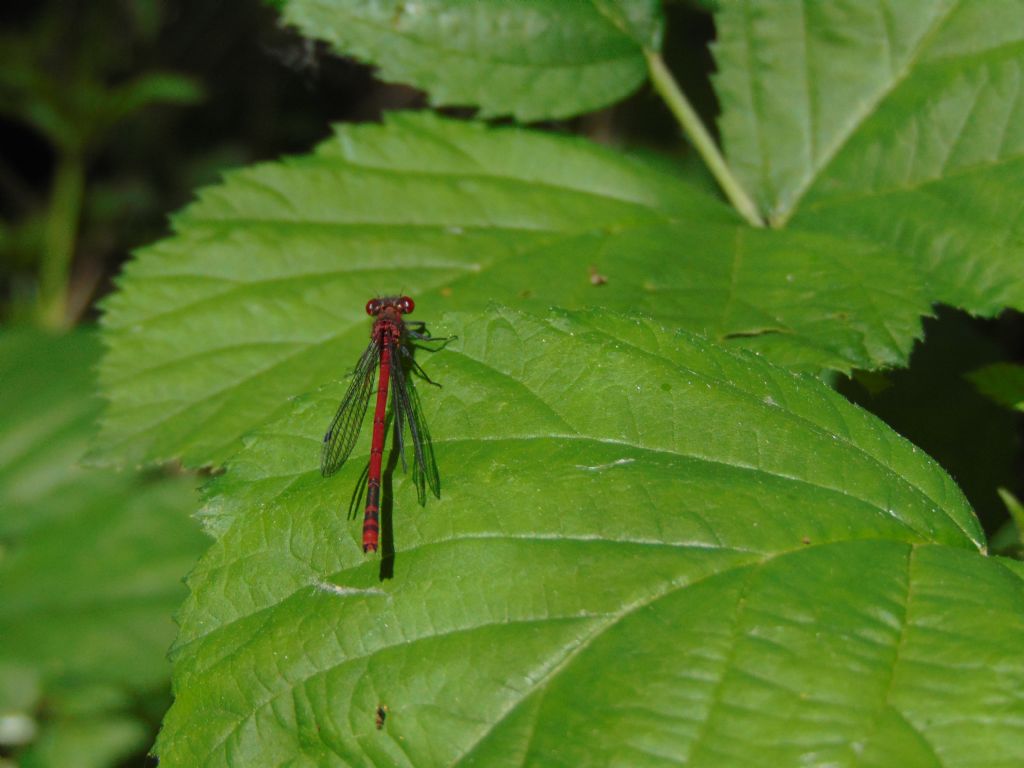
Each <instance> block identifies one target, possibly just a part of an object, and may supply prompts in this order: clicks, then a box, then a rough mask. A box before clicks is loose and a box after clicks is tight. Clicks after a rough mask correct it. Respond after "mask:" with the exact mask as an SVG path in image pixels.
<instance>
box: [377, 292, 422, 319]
mask: <svg viewBox="0 0 1024 768" xmlns="http://www.w3.org/2000/svg"><path fill="white" fill-rule="evenodd" d="M384 307H394V308H395V309H397V310H398V311H399V312H401V313H402V314H403V315H408V314H409V313H410V312H412V311H413V310H414V309H415V308H416V302H414V301H413V300H412V299H410V298H409V297H408V296H381V297H380V298H376V299H370V300H369V301H368V302H366V314H368V315H369V316H370V317H376V316H377V315H379V314H380V313H381V311H382V310H383V309H384Z"/></svg>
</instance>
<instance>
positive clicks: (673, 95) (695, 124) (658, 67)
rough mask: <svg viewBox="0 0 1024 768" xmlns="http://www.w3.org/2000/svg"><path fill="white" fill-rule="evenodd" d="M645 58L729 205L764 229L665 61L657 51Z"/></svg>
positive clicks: (654, 78)
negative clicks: (727, 199)
mask: <svg viewBox="0 0 1024 768" xmlns="http://www.w3.org/2000/svg"><path fill="white" fill-rule="evenodd" d="M644 54H645V55H646V56H647V67H648V69H649V70H650V73H651V80H652V81H653V82H654V87H655V88H656V89H657V91H658V93H659V94H661V98H663V99H664V100H665V103H666V104H667V105H668V108H669V109H670V110H671V111H672V114H673V115H675V117H676V120H678V121H679V124H680V125H681V126H682V128H683V133H684V134H686V137H687V138H688V139H689V140H690V143H691V144H693V146H694V149H696V150H697V152H698V153H699V154H700V156H701V157H702V158H703V159H704V163H705V164H706V165H707V167H708V169H709V170H710V171H711V175H712V176H714V177H715V180H716V181H717V182H718V185H719V186H720V187H721V188H722V191H723V192H725V196H726V197H727V198H729V202H730V203H732V205H733V207H734V208H735V209H736V210H737V211H739V213H740V215H741V216H742V217H743V218H744V219H746V220H747V221H748V222H749V223H750V225H751V226H754V227H763V226H764V221H763V220H762V219H761V214H759V213H758V211H757V206H755V205H754V201H753V200H751V199H750V196H749V195H748V194H747V191H746V190H745V189H743V186H742V185H741V184H740V183H739V180H737V179H736V177H735V176H733V174H732V171H731V170H729V166H728V165H726V162H725V158H724V157H722V153H721V152H719V151H718V147H717V146H715V141H714V139H712V138H711V134H709V133H708V131H707V129H706V128H705V127H704V124H703V123H702V122H701V121H700V118H699V117H698V116H697V113H696V112H695V111H694V110H693V107H692V106H690V102H689V101H687V100H686V96H685V95H683V92H682V91H681V90H680V89H679V85H678V84H677V83H676V81H675V79H674V78H673V77H672V73H671V72H669V71H668V67H666V66H665V61H664V59H662V58H661V55H660V54H658V53H656V52H655V51H645V52H644Z"/></svg>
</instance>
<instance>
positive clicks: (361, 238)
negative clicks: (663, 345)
mask: <svg viewBox="0 0 1024 768" xmlns="http://www.w3.org/2000/svg"><path fill="white" fill-rule="evenodd" d="M175 229H176V231H177V233H178V234H177V235H176V236H175V237H173V238H171V239H168V240H165V241H163V242H161V243H158V244H156V245H154V246H152V247H150V248H148V249H145V250H144V251H143V252H142V253H140V254H139V255H138V257H137V258H136V260H135V261H134V262H132V264H130V265H129V267H128V268H127V269H126V272H125V275H124V276H123V278H122V281H121V287H122V290H121V291H120V292H119V293H118V294H116V295H114V296H113V297H112V298H111V299H110V300H109V302H108V303H107V314H106V317H105V328H106V334H107V339H108V341H109V344H110V351H109V353H108V355H107V357H106V358H105V360H104V364H103V367H102V370H101V379H102V382H103V386H104V389H105V392H106V394H107V395H108V396H109V397H110V399H111V400H112V408H111V410H110V411H109V413H108V415H107V418H106V421H105V430H104V434H103V438H102V441H101V442H102V445H103V455H104V456H105V457H106V458H113V459H115V460H125V459H127V460H128V461H130V462H142V461H152V460H163V459H169V458H174V457H178V456H182V457H184V459H185V461H186V462H187V463H188V464H190V465H196V464H206V463H218V462H221V461H223V460H225V459H226V458H227V457H228V456H229V455H231V453H232V452H233V451H234V450H235V449H236V448H237V446H238V441H239V438H240V437H241V435H243V434H245V433H246V432H248V431H249V430H250V429H252V428H253V427H255V426H257V425H258V424H260V423H263V422H264V421H266V420H267V419H268V418H271V417H273V416H275V415H281V414H283V413H284V412H285V410H286V408H287V399H288V398H289V397H291V396H294V395H296V394H299V393H302V392H306V391H309V390H312V389H314V388H316V387H317V386H319V385H321V384H322V383H324V382H326V381H329V380H331V379H332V378H335V377H337V376H339V375H341V374H342V373H345V372H347V370H348V368H349V367H350V366H351V365H352V364H353V361H354V360H355V357H356V356H357V354H358V348H359V346H360V345H361V344H364V343H365V341H364V340H365V338H366V336H365V334H366V333H367V326H366V316H365V315H364V314H363V311H362V310H363V307H364V305H365V303H366V300H367V299H368V298H370V297H372V296H375V295H378V294H381V293H388V292H391V293H393V292H396V291H399V290H401V291H404V292H407V293H410V294H411V295H413V297H414V298H415V299H416V302H417V307H418V309H417V317H420V318H421V319H426V320H429V319H430V318H431V317H432V316H436V314H437V313H439V312H440V311H442V310H443V309H445V308H447V307H452V308H454V307H459V308H471V307H484V306H486V305H487V304H488V302H490V301H492V300H495V299H501V300H503V301H506V302H514V303H518V304H520V305H523V306H533V307H536V308H544V307H547V306H550V305H561V306H570V307H584V306H604V307H608V308H612V309H616V310H621V311H634V312H640V313H644V314H647V315H650V316H652V317H654V318H656V319H658V320H659V321H661V322H663V323H665V324H668V325H672V326H677V327H682V328H686V329H689V330H693V331H696V332H700V333H706V334H708V335H710V336H712V337H714V338H717V339H719V340H721V341H724V342H727V343H730V344H734V345H742V346H746V347H748V348H751V349H755V350H757V351H759V352H761V353H762V354H765V355H766V356H769V357H771V358H772V359H774V360H776V361H778V362H781V363H783V364H786V365H789V366H792V367H795V368H804V369H809V370H820V369H822V368H837V369H840V370H846V369H848V368H850V367H852V366H859V367H873V366H877V365H883V364H889V365H892V364H896V363H899V362H902V361H903V360H905V358H906V355H907V354H908V353H909V350H910V345H911V343H912V340H913V338H914V336H915V335H916V334H917V333H918V330H919V324H920V321H919V317H920V315H921V314H923V313H925V312H927V311H928V305H927V303H926V302H925V301H924V299H923V297H922V295H921V292H920V288H919V286H918V278H917V273H916V272H915V270H914V268H913V266H912V265H908V264H906V263H905V262H904V261H903V260H902V259H901V258H900V257H899V255H898V254H896V253H894V252H892V251H890V250H888V249H886V248H884V247H881V246H868V245H865V244H863V243H861V242H858V241H855V240H850V239H848V238H845V237H842V238H836V237H832V236H829V235H827V234H820V233H807V232H799V231H793V232H785V233H778V232H763V231H753V230H751V229H749V228H748V227H746V226H745V225H744V224H742V223H741V222H740V221H739V219H738V218H737V217H736V216H734V215H733V214H731V213H730V211H729V210H728V209H727V208H726V207H725V206H724V205H722V204H721V203H720V202H718V201H717V200H715V199H713V198H711V197H709V196H707V195H706V194H705V193H703V192H701V191H698V190H697V189H696V188H694V187H691V186H689V185H687V184H686V183H685V182H683V181H681V180H680V179H678V178H676V177H675V176H672V175H669V174H668V173H666V172H665V171H664V169H663V167H662V166H658V167H654V166H651V165H648V164H646V163H642V162H639V161H637V160H633V159H630V158H628V157H623V156H621V155H618V154H615V153H613V152H610V151H608V150H606V149H603V148H600V147H597V146H594V145H592V144H590V143H588V142H584V141H580V140H577V139H569V138H565V137H554V136H544V135H541V134H537V133H533V132H529V131H525V130H521V129H502V130H495V129H487V128H485V127H483V126H480V125H474V124H468V123H462V122H457V121H452V120H443V119H439V118H436V117H433V116H430V115H411V114H403V115H393V116H391V117H390V118H389V120H388V122H387V124H386V125H385V126H383V127H381V126H365V127H345V128H342V129H339V131H338V133H337V135H336V136H335V138H333V139H331V140H329V141H327V142H326V143H324V144H322V145H321V146H320V147H319V148H318V149H317V151H316V152H315V153H314V154H312V155H308V156H304V157H299V158H293V159H290V160H286V161H285V162H283V163H272V164H267V165H262V166H257V167H255V168H250V169H246V170H244V171H240V172H236V173H232V174H230V175H229V176H228V178H227V181H226V183H225V184H224V185H222V186H220V187H214V188H210V189H207V190H204V191H203V192H202V193H201V195H200V200H199V202H197V203H196V204H194V205H193V206H191V207H189V208H188V209H186V210H185V212H183V213H182V214H180V215H179V216H177V217H176V219H175ZM595 275H600V276H601V278H602V280H598V281H595V280H594V279H593V278H594V276H595Z"/></svg>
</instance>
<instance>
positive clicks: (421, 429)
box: [391, 345, 441, 504]
mask: <svg viewBox="0 0 1024 768" xmlns="http://www.w3.org/2000/svg"><path fill="white" fill-rule="evenodd" d="M391 359H392V361H393V363H392V366H391V376H392V378H393V379H394V381H395V386H394V394H392V396H391V404H392V409H393V410H394V414H395V435H396V440H397V441H398V448H399V450H400V451H401V452H402V466H403V467H404V466H405V441H404V435H405V425H406V424H408V425H409V435H410V437H412V450H413V464H412V481H413V483H414V484H415V485H416V496H417V498H418V499H419V502H420V504H425V503H426V501H427V489H428V488H429V489H430V491H431V493H433V494H434V496H436V497H437V498H441V479H440V477H438V474H437V463H436V462H435V461H434V447H433V445H432V444H431V440H430V431H429V430H428V429H427V423H426V421H425V420H424V419H423V409H422V407H421V406H420V398H419V394H417V392H416V386H415V385H414V384H413V381H412V377H411V376H409V374H408V371H407V370H406V366H407V365H409V366H415V365H416V363H415V362H414V361H413V360H412V353H411V352H409V350H408V349H406V348H404V347H401V346H397V345H396V348H395V349H394V351H393V353H392V355H391Z"/></svg>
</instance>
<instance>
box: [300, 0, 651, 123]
mask: <svg viewBox="0 0 1024 768" xmlns="http://www.w3.org/2000/svg"><path fill="white" fill-rule="evenodd" d="M284 18H285V20H286V21H287V22H289V23H291V24H294V25H295V26H297V27H298V28H299V30H300V31H301V32H302V33H303V34H304V35H306V36H308V37H314V38H318V39H321V40H326V41H327V42H329V43H330V44H331V45H333V46H334V47H335V48H336V49H337V50H338V52H339V53H342V54H344V55H348V56H355V57H357V58H360V59H363V60H364V61H368V62H371V63H372V64H374V65H376V66H377V67H378V68H379V70H380V76H381V77H382V78H383V79H384V80H389V81H394V82H400V83H408V84H410V85H414V86H416V87H417V88H421V89H423V90H425V91H427V92H428V94H429V96H430V102H431V103H432V104H435V105H439V106H441V105H455V106H475V107H478V108H479V110H480V114H481V116H483V117H494V116H498V115H512V116H514V117H515V118H517V119H518V120H522V121H529V120H543V119H551V118H562V117H570V116H572V115H577V114H580V113H582V112H589V111H592V110H595V109H599V108H600V107H603V106H606V105H608V104H612V103H614V102H616V101H618V100H619V99H621V98H623V97H624V96H626V95H628V94H629V93H631V92H632V91H634V90H635V89H636V88H637V87H638V86H639V85H640V84H641V83H643V82H644V81H645V80H646V77H647V63H646V61H645V59H644V49H645V48H647V49H656V48H657V47H658V46H659V45H660V42H661V30H662V17H661V7H660V3H657V2H655V1H654V0H591V1H590V2H585V3H551V2H547V0H519V2H515V3H508V2H503V1H502V0H487V2H475V3H465V2H452V0H416V1H415V2H412V1H411V0H386V1H384V2H366V0H289V1H288V2H287V3H286V5H285V9H284Z"/></svg>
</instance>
